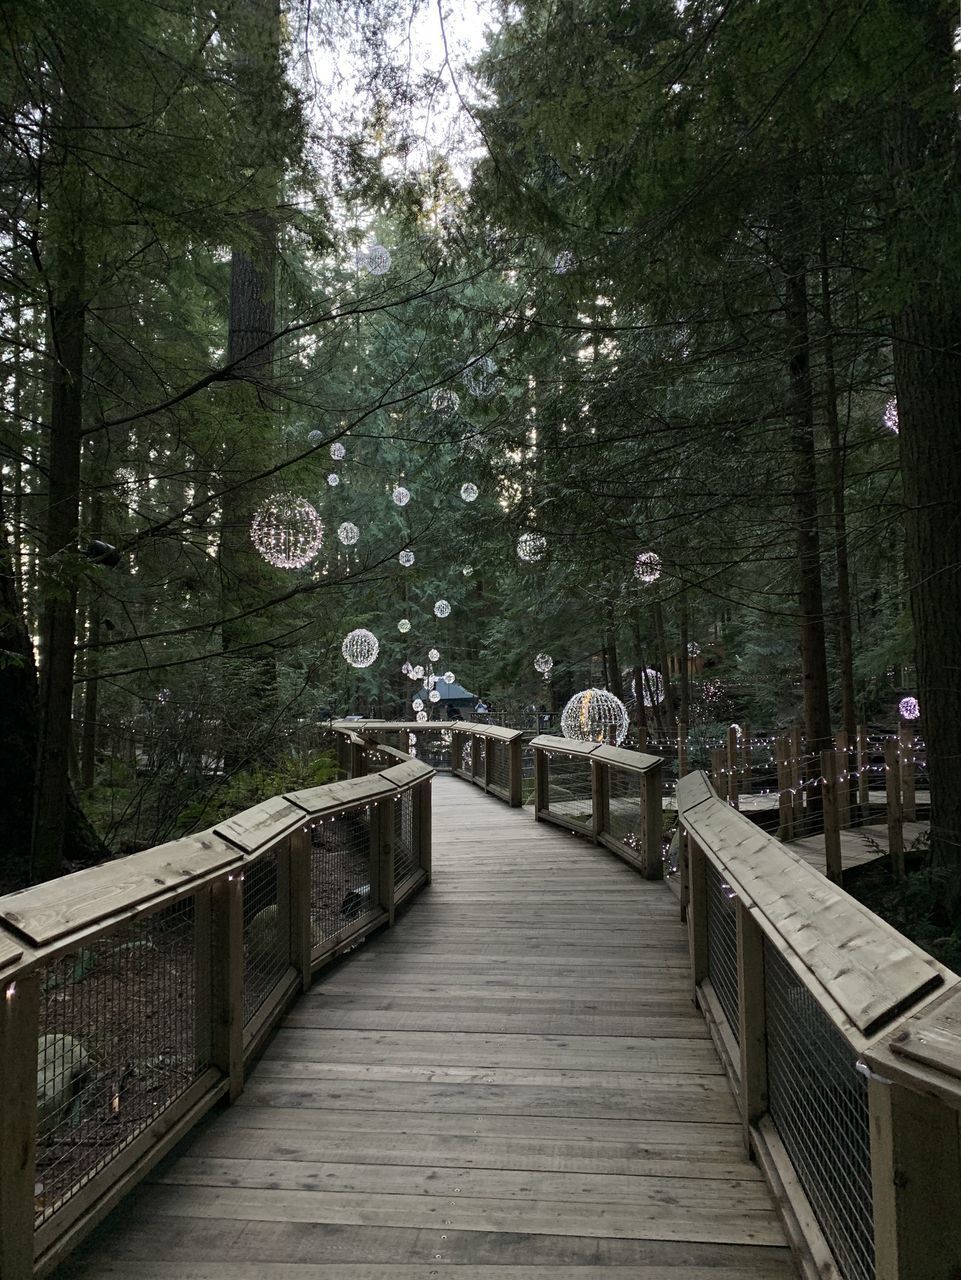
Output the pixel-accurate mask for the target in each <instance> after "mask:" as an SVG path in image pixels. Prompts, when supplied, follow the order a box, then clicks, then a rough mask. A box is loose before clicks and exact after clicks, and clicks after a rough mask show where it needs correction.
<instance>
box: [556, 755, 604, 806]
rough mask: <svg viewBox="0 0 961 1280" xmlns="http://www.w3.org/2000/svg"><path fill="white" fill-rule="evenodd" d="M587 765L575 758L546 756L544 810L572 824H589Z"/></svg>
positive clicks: (589, 764)
mask: <svg viewBox="0 0 961 1280" xmlns="http://www.w3.org/2000/svg"><path fill="white" fill-rule="evenodd" d="M593 804H594V801H593V794H592V789H591V762H590V760H583V759H581V758H580V757H579V756H562V755H549V756H548V757H547V807H548V809H549V810H550V812H551V813H554V814H557V816H558V817H564V818H568V819H570V821H572V822H590V821H591V817H592V814H593Z"/></svg>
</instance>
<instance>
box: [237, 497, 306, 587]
mask: <svg viewBox="0 0 961 1280" xmlns="http://www.w3.org/2000/svg"><path fill="white" fill-rule="evenodd" d="M250 540H251V542H252V543H253V544H254V546H255V547H256V548H257V550H258V551H259V552H260V554H261V555H262V556H263V558H264V559H265V560H266V561H267V563H268V564H272V565H276V567H277V568H278V569H302V568H303V567H304V565H305V564H309V563H310V561H311V560H313V558H314V556H315V555H316V554H317V552H318V551H319V550H320V547H321V543H322V542H323V540H324V526H323V524H322V523H321V519H320V516H319V515H318V514H317V512H316V511H315V509H314V508H313V507H312V506H311V505H310V503H309V502H308V501H307V499H306V498H290V497H288V496H287V494H285V493H275V494H274V495H273V497H271V498H268V499H267V500H266V501H265V502H262V503H261V504H260V506H259V507H258V508H257V510H256V511H255V512H254V517H253V519H252V520H251V522H250Z"/></svg>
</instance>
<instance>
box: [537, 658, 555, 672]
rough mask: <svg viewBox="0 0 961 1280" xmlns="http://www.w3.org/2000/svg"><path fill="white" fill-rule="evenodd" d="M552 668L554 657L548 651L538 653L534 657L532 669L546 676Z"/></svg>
mask: <svg viewBox="0 0 961 1280" xmlns="http://www.w3.org/2000/svg"><path fill="white" fill-rule="evenodd" d="M553 669H554V659H553V658H552V657H551V655H550V654H549V653H539V654H538V655H537V657H536V658H535V659H534V670H535V671H539V672H540V673H541V675H542V676H546V675H547V674H548V673H549V672H550V671H553Z"/></svg>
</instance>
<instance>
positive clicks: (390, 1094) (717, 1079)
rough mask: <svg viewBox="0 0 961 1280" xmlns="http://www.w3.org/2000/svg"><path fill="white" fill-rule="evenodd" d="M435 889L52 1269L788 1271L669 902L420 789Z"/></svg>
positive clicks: (520, 1273) (329, 978)
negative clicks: (430, 808)
mask: <svg viewBox="0 0 961 1280" xmlns="http://www.w3.org/2000/svg"><path fill="white" fill-rule="evenodd" d="M433 822H434V880H433V884H432V886H431V887H430V889H428V890H426V891H425V892H424V893H423V894H422V895H421V896H420V898H419V899H417V900H416V901H415V902H414V904H413V905H412V906H411V908H410V909H409V910H408V911H407V912H406V914H405V915H404V916H403V917H402V918H401V919H399V920H398V923H397V926H396V927H395V928H394V929H393V930H391V931H389V932H384V933H382V934H380V935H379V936H377V937H376V938H375V939H373V940H371V941H370V942H368V943H367V944H366V945H364V946H363V947H362V948H360V949H359V950H358V951H357V952H356V953H355V954H354V955H353V956H351V957H350V958H349V959H348V960H347V961H346V962H345V963H343V964H340V965H338V966H337V967H335V968H334V969H332V970H331V971H329V972H328V973H327V974H326V975H323V976H321V978H320V979H319V980H318V981H317V982H316V983H315V984H314V986H313V988H312V990H311V991H310V993H309V994H308V995H307V996H305V997H304V998H303V999H301V1000H300V1001H299V1003H297V1004H296V1005H295V1006H294V1008H293V1009H292V1010H291V1011H290V1013H289V1014H288V1016H287V1018H286V1019H285V1021H284V1022H283V1024H282V1025H281V1027H280V1029H279V1030H278V1032H277V1034H276V1036H275V1037H274V1039H273V1040H272V1042H271V1043H270V1045H269V1047H268V1049H267V1051H266V1052H265V1054H264V1056H263V1058H262V1059H261V1061H260V1062H259V1064H258V1065H257V1066H256V1067H255V1069H254V1071H253V1073H252V1076H251V1078H250V1079H249V1080H248V1083H247V1087H246V1090H245V1092H244V1094H243V1096H242V1097H241V1098H240V1100H239V1101H238V1102H237V1103H236V1104H235V1105H234V1106H233V1107H232V1108H230V1109H228V1110H222V1111H219V1112H217V1113H215V1114H214V1115H212V1116H210V1117H208V1119H207V1121H206V1122H205V1123H204V1124H203V1125H202V1126H200V1128H198V1130H197V1131H196V1132H195V1133H194V1134H193V1135H192V1136H191V1138H190V1139H188V1140H187V1141H186V1142H185V1143H184V1144H183V1145H182V1147H181V1149H180V1150H179V1151H178V1152H177V1153H176V1154H175V1155H174V1156H173V1157H171V1158H170V1159H169V1160H168V1161H167V1162H166V1163H165V1164H164V1165H162V1166H160V1168H159V1169H158V1171H157V1172H156V1173H155V1175H154V1177H153V1178H152V1180H151V1181H150V1182H149V1183H148V1184H146V1185H144V1186H143V1187H141V1188H140V1189H139V1190H138V1191H137V1192H135V1193H134V1194H133V1196H132V1197H131V1198H130V1199H128V1200H127V1201H126V1202H125V1203H124V1204H123V1205H121V1207H120V1208H119V1209H118V1210H117V1211H115V1212H114V1214H113V1215H112V1216H111V1217H110V1218H108V1219H107V1222H106V1223H105V1224H104V1225H103V1226H102V1227H101V1228H100V1229H99V1230H98V1231H97V1232H96V1234H95V1235H94V1237H93V1239H92V1240H91V1241H89V1242H88V1243H87V1244H86V1245H84V1246H83V1247H82V1248H81V1250H80V1251H79V1253H78V1254H77V1255H76V1257H75V1258H74V1259H73V1260H72V1262H70V1263H69V1264H67V1266H66V1267H64V1268H62V1269H61V1271H60V1272H58V1273H57V1274H58V1276H60V1277H67V1276H70V1277H71V1278H73V1280H81V1278H82V1280H99V1278H100V1277H114V1278H116V1280H161V1278H162V1280H388V1278H390V1280H415V1278H416V1280H421V1278H423V1280H495V1278H496V1280H601V1278H602V1277H611V1278H613V1277H618V1278H619V1280H793V1277H794V1276H795V1271H794V1269H793V1266H792V1263H791V1261H790V1257H789V1254H788V1252H787V1249H786V1247H785V1244H784V1236H783V1233H782V1230H781V1226H780V1223H779V1219H778V1217H777V1215H776V1213H775V1211H774V1206H773V1202H772V1200H771V1198H770V1196H769V1194H768V1192H767V1189H766V1187H765V1184H764V1183H763V1182H762V1181H761V1178H760V1176H759V1174H758V1172H757V1170H756V1168H755V1167H754V1166H753V1165H751V1164H750V1163H749V1162H748V1161H747V1159H746V1158H745V1155H744V1151H743V1146H742V1141H741V1126H740V1121H739V1117H738V1114H737V1111H736V1109H735V1105H734V1102H733V1099H732V1097H731V1094H730V1092H729V1089H728V1085H727V1081H726V1078H725V1076H724V1075H723V1073H722V1070H721V1067H720V1064H719V1061H718V1059H717V1056H716V1054H715V1052H714V1049H713V1046H712V1043H711V1040H710V1039H709V1037H708V1034H707V1030H706V1028H705V1024H704V1022H703V1020H702V1019H701V1017H700V1015H699V1014H698V1013H697V1012H696V1011H695V1009H694V1008H693V1006H692V1003H691V995H690V975H689V967H688V960H687V950H686V940H685V934H684V930H683V928H682V926H681V925H680V923H679V922H678V918H677V903H676V900H675V898H674V896H673V895H672V894H671V892H670V891H669V890H668V889H667V888H666V887H665V886H664V885H662V884H652V883H648V882H645V881H644V880H642V879H641V878H640V877H639V876H637V875H636V874H635V873H634V872H632V871H631V870H629V869H628V868H627V867H626V866H624V865H623V864H622V863H620V862H618V861H617V859H616V858H615V857H613V856H612V855H609V854H607V853H605V852H603V851H601V850H598V849H595V848H594V847H593V846H592V845H591V844H589V843H588V842H587V841H586V840H584V839H581V838H578V837H574V836H570V835H567V834H565V833H563V832H561V831H559V830H558V829H556V828H553V827H549V826H546V825H541V824H535V823H534V822H533V821H532V820H531V818H530V817H529V815H527V814H526V813H523V812H521V811H518V810H511V809H509V808H508V807H507V806H506V805H504V804H502V803H500V802H499V801H496V800H494V799H491V798H489V797H486V796H484V795H483V794H482V793H480V792H479V791H477V790H476V789H474V788H473V787H471V786H470V785H469V784H467V783H464V782H460V781H458V780H455V779H450V778H438V779H437V780H436V782H435V793H434V819H433Z"/></svg>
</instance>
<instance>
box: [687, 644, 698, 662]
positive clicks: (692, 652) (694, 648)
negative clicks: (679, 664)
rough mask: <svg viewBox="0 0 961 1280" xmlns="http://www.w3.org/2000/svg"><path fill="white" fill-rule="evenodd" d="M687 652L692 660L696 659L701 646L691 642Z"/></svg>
mask: <svg viewBox="0 0 961 1280" xmlns="http://www.w3.org/2000/svg"><path fill="white" fill-rule="evenodd" d="M687 651H688V653H689V654H690V656H691V657H692V658H696V657H697V656H698V654H699V653H700V652H701V646H700V645H699V644H698V642H697V641H696V640H692V641H691V642H690V644H689V645H688V646H687Z"/></svg>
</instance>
